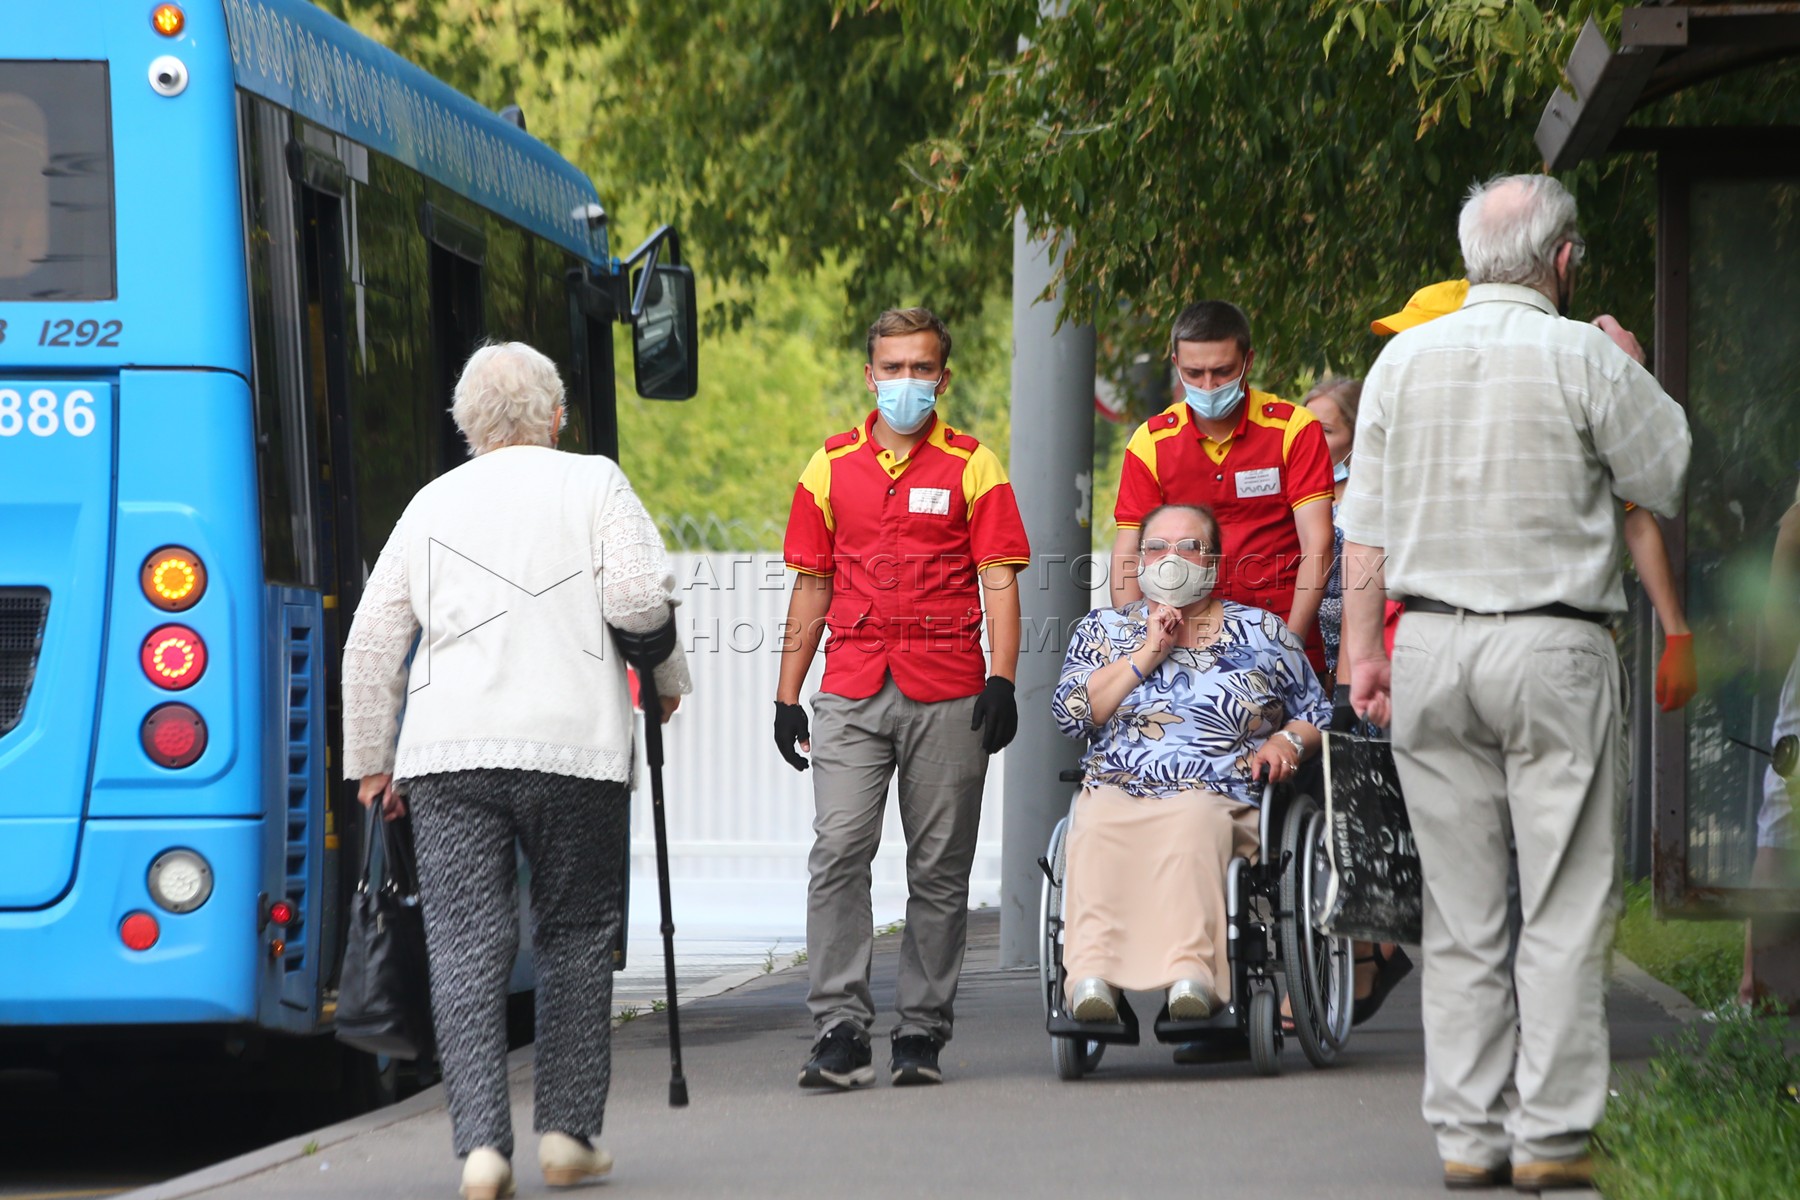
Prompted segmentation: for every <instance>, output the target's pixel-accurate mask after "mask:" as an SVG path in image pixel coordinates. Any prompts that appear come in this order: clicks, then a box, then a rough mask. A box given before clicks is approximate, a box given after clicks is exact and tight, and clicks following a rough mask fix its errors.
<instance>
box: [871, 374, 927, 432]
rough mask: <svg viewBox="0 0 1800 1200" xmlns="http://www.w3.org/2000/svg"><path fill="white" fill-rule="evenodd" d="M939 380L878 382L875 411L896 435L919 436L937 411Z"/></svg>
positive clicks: (883, 380)
mask: <svg viewBox="0 0 1800 1200" xmlns="http://www.w3.org/2000/svg"><path fill="white" fill-rule="evenodd" d="M938 382H939V381H938V380H936V379H877V380H876V381H875V407H877V408H879V409H880V410H881V419H882V420H884V421H886V422H887V423H888V428H890V429H892V430H893V431H894V432H895V433H917V432H918V431H919V430H920V429H921V428H923V427H924V425H925V422H926V421H929V420H930V419H931V412H932V410H933V409H935V408H936V407H937V386H938Z"/></svg>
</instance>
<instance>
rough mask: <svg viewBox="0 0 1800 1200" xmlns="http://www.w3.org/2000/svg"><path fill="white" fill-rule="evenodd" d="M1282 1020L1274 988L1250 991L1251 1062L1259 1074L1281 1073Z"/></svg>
mask: <svg viewBox="0 0 1800 1200" xmlns="http://www.w3.org/2000/svg"><path fill="white" fill-rule="evenodd" d="M1280 1021H1281V1017H1280V1015H1279V1014H1278V1013H1277V1012H1276V1004H1275V989H1274V988H1270V987H1259V988H1257V989H1256V990H1255V991H1253V992H1251V993H1250V1063H1251V1065H1252V1066H1254V1067H1255V1068H1256V1073H1257V1074H1258V1075H1279V1074H1281V1029H1280Z"/></svg>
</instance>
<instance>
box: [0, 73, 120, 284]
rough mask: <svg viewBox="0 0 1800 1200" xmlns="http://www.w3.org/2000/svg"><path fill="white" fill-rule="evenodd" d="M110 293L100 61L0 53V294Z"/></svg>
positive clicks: (105, 111)
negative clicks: (6, 57)
mask: <svg viewBox="0 0 1800 1200" xmlns="http://www.w3.org/2000/svg"><path fill="white" fill-rule="evenodd" d="M116 294H117V293H116V286H115V284H114V282H113V188H112V125H111V120H110V115H109V107H108V89H107V81H106V64H105V63H103V62H16V61H15V62H6V61H0V300H109V299H111V298H112V297H113V296H114V295H116Z"/></svg>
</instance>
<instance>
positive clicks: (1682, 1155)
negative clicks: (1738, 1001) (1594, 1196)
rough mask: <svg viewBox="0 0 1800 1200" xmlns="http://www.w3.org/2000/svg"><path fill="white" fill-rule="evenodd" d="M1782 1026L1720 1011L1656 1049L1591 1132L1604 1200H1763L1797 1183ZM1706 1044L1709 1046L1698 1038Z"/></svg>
mask: <svg viewBox="0 0 1800 1200" xmlns="http://www.w3.org/2000/svg"><path fill="white" fill-rule="evenodd" d="M1787 1032H1788V1025H1787V1022H1786V1021H1785V1020H1782V1019H1781V1018H1778V1017H1774V1016H1770V1015H1766V1014H1764V1015H1758V1014H1752V1013H1747V1012H1744V1011H1743V1010H1741V1009H1738V1008H1736V1007H1734V1006H1727V1007H1726V1008H1723V1009H1721V1010H1720V1012H1719V1018H1718V1021H1717V1023H1716V1024H1711V1025H1696V1026H1690V1027H1689V1028H1687V1029H1685V1030H1683V1031H1682V1032H1681V1033H1680V1034H1679V1035H1678V1036H1677V1037H1675V1038H1674V1039H1672V1040H1668V1041H1663V1042H1660V1043H1659V1044H1658V1048H1657V1049H1658V1053H1657V1055H1656V1057H1655V1058H1653V1059H1652V1060H1651V1062H1650V1067H1649V1069H1648V1070H1647V1071H1645V1072H1644V1073H1643V1074H1642V1075H1638V1076H1634V1077H1632V1078H1631V1079H1628V1080H1627V1081H1626V1082H1625V1084H1624V1086H1623V1087H1622V1088H1621V1090H1620V1093H1619V1095H1618V1096H1617V1097H1615V1098H1614V1100H1613V1101H1612V1103H1611V1104H1610V1105H1608V1107H1607V1115H1606V1120H1605V1121H1604V1122H1602V1123H1601V1127H1600V1129H1599V1130H1598V1131H1597V1133H1598V1137H1597V1140H1598V1141H1599V1143H1600V1145H1601V1148H1602V1149H1603V1151H1604V1154H1603V1156H1602V1158H1601V1161H1600V1163H1599V1175H1598V1179H1597V1181H1596V1182H1597V1183H1598V1184H1599V1186H1600V1190H1601V1191H1602V1192H1603V1193H1604V1194H1605V1195H1606V1196H1607V1197H1609V1198H1610V1200H1740V1198H1742V1200H1763V1198H1764V1197H1773V1196H1791V1195H1793V1194H1794V1192H1793V1188H1794V1181H1795V1180H1796V1179H1800V1055H1795V1054H1792V1053H1790V1052H1789V1051H1788V1050H1787V1047H1786V1045H1785V1043H1784V1039H1785V1037H1786V1036H1787ZM1708 1034H1710V1036H1708Z"/></svg>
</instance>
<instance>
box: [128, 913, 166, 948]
mask: <svg viewBox="0 0 1800 1200" xmlns="http://www.w3.org/2000/svg"><path fill="white" fill-rule="evenodd" d="M161 936H162V929H161V928H160V927H159V926H158V925H157V924H156V918H155V917H153V916H151V915H150V914H149V913H147V912H134V913H130V914H127V916H126V917H125V919H124V920H123V921H120V922H119V940H120V941H121V942H124V943H125V948H126V949H127V950H148V949H149V948H150V947H152V946H154V945H156V939H157V938H159V937H161Z"/></svg>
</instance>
